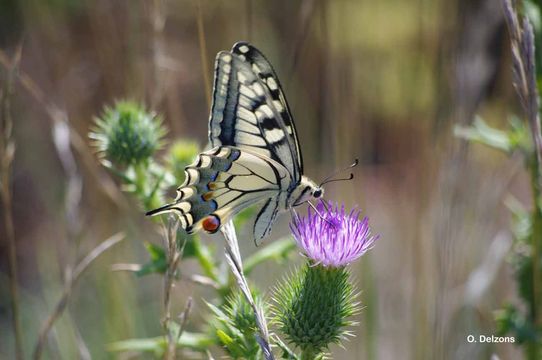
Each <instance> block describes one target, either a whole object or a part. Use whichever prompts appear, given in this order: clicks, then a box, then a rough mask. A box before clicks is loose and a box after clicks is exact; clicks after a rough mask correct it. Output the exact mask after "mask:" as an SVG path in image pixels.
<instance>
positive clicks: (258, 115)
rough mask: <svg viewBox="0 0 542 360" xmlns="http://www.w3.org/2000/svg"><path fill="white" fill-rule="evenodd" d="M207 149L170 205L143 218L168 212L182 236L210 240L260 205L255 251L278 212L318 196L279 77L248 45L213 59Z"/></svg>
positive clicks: (187, 172) (190, 168)
mask: <svg viewBox="0 0 542 360" xmlns="http://www.w3.org/2000/svg"><path fill="white" fill-rule="evenodd" d="M209 141H210V145H211V150H209V151H205V152H203V153H201V154H200V155H199V156H198V158H197V159H196V161H195V162H194V163H193V164H192V165H190V166H188V167H187V168H186V169H185V176H186V180H185V182H184V183H183V184H182V185H181V186H180V187H179V188H178V189H177V198H176V199H175V201H174V202H173V203H171V204H167V205H165V206H162V207H160V208H158V209H155V210H152V211H150V212H148V213H147V215H155V214H161V213H165V212H174V213H176V214H177V215H178V216H179V218H180V221H181V226H182V227H183V228H184V229H185V230H186V231H187V232H188V233H194V232H196V231H198V230H200V229H203V230H205V231H206V232H208V233H214V232H216V231H218V229H219V228H220V226H221V225H222V224H224V223H225V222H227V221H229V220H230V219H231V218H232V217H233V216H234V215H235V214H237V213H238V212H239V211H241V210H243V209H245V208H246V207H248V206H250V205H253V204H256V203H260V202H262V203H263V206H262V208H261V210H260V212H259V213H258V216H257V218H256V221H255V223H254V239H255V241H256V244H259V243H260V242H261V241H262V240H263V239H264V238H265V237H266V236H267V235H269V233H270V232H271V227H272V225H273V223H274V222H275V219H276V217H277V214H278V213H279V212H282V211H286V210H288V209H291V208H293V207H294V206H297V205H300V204H302V203H304V202H306V201H308V200H310V199H312V198H315V199H317V198H320V197H321V196H322V195H323V194H324V190H323V188H322V187H321V186H319V185H317V184H316V183H315V182H314V181H312V180H311V179H309V178H308V177H306V176H304V175H303V159H302V157H301V150H300V147H299V142H298V139H297V134H296V130H295V125H294V122H293V119H292V115H291V114H290V109H289V107H288V103H287V102H286V98H285V96H284V93H283V91H282V88H281V86H280V83H279V80H278V78H277V75H276V74H275V71H274V70H273V67H272V66H271V64H270V63H269V61H267V59H266V58H265V57H264V56H263V54H262V53H261V52H260V51H259V50H258V49H256V48H255V47H254V46H252V45H250V44H249V43H246V42H238V43H236V44H235V45H234V46H233V48H232V50H231V51H229V52H228V51H222V52H219V53H218V55H217V56H216V61H215V78H214V89H213V105H212V109H211V115H210V120H209Z"/></svg>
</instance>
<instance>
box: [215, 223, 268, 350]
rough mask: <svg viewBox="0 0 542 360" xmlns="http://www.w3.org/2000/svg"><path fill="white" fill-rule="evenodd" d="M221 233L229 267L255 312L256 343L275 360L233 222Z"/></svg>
mask: <svg viewBox="0 0 542 360" xmlns="http://www.w3.org/2000/svg"><path fill="white" fill-rule="evenodd" d="M221 231H222V233H223V234H224V237H225V238H226V260H227V262H228V265H229V266H230V269H231V271H232V273H233V275H234V276H235V279H236V281H237V285H238V286H239V288H240V290H241V292H242V293H243V295H244V296H245V298H246V300H247V301H248V303H249V304H250V306H251V307H252V310H253V311H254V317H255V319H256V324H257V325H258V330H259V332H260V334H259V335H258V336H256V341H258V344H259V345H260V347H261V349H262V351H263V354H264V357H265V359H266V360H274V357H273V353H272V352H271V347H270V345H269V330H268V329H267V322H266V320H265V315H264V313H263V310H262V309H261V308H260V307H258V306H257V305H256V302H255V301H254V298H253V297H252V293H251V292H250V288H249V286H248V283H247V280H246V278H245V275H244V273H243V263H242V261H241V254H240V252H239V242H238V241H237V234H236V233H235V226H234V225H233V222H232V221H231V220H230V221H228V222H227V223H225V224H224V225H222V228H221Z"/></svg>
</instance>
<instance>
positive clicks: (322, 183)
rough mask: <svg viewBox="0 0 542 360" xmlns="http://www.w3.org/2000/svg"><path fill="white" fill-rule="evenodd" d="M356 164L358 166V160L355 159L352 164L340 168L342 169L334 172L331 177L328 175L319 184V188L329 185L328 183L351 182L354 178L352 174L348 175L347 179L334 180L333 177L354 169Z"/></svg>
mask: <svg viewBox="0 0 542 360" xmlns="http://www.w3.org/2000/svg"><path fill="white" fill-rule="evenodd" d="M358 164H359V160H358V159H355V160H354V162H353V163H352V164H350V165H348V166H347V167H345V168H342V169H339V170H337V171H334V172H333V173H332V174H331V175H329V176H328V177H326V178H325V179H324V180H323V181H322V182H321V183H320V186H322V185H325V184H327V183H330V182H333V181H348V180H352V179H353V178H354V174H352V173H350V176H349V177H347V178H340V179H334V177H335V176H337V175H338V174H340V173H342V172H343V171H346V170H349V169H352V168H355V167H356V166H358Z"/></svg>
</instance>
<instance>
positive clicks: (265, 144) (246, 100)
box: [209, 43, 302, 188]
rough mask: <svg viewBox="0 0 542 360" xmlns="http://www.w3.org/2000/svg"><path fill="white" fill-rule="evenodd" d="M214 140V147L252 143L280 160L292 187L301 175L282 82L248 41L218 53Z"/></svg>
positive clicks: (211, 132)
mask: <svg viewBox="0 0 542 360" xmlns="http://www.w3.org/2000/svg"><path fill="white" fill-rule="evenodd" d="M242 50H245V52H243V51H242ZM209 139H210V142H211V145H212V146H218V145H231V146H240V147H246V148H251V149H253V150H254V151H256V152H259V153H260V154H262V155H265V156H267V157H270V158H271V159H273V160H275V161H277V162H279V163H280V164H282V165H283V166H285V167H286V169H288V171H289V172H290V175H291V177H292V182H291V184H290V186H289V188H290V187H295V186H296V185H297V184H298V183H299V181H300V179H301V175H302V169H301V167H302V163H301V157H300V154H299V145H298V143H297V138H296V133H295V128H294V127H293V122H292V118H291V115H290V113H289V108H288V104H287V102H286V99H285V97H284V94H283V93H282V90H281V88H280V83H279V81H278V79H277V78H276V74H275V72H274V70H273V69H272V67H271V65H270V64H269V62H268V61H267V60H266V59H265V57H264V56H263V55H262V54H261V53H260V52H259V51H258V50H256V49H255V48H254V47H252V46H251V45H249V44H246V43H238V44H236V45H234V47H233V49H232V52H231V53H228V52H221V53H219V54H218V55H217V59H216V62H215V82H214V92H213V106H212V111H211V119H210V126H209Z"/></svg>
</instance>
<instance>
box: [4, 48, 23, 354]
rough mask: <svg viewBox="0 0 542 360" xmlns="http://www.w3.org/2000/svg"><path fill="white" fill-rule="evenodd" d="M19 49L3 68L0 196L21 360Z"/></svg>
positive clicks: (16, 338) (17, 341)
mask: <svg viewBox="0 0 542 360" xmlns="http://www.w3.org/2000/svg"><path fill="white" fill-rule="evenodd" d="M21 52H22V47H21V46H19V47H18V49H17V50H16V52H15V56H14V59H13V61H12V62H11V66H10V67H9V68H8V69H7V81H6V83H5V87H4V89H3V91H2V97H1V98H0V100H1V111H2V114H1V119H0V132H1V134H0V162H1V165H0V186H1V189H0V192H1V194H0V196H1V199H2V205H3V212H4V227H5V229H6V239H7V247H8V262H9V275H10V276H9V282H10V297H11V312H12V319H13V320H12V322H13V332H14V335H15V356H16V358H17V359H23V357H24V354H23V343H22V331H21V321H20V316H19V290H18V275H17V248H16V242H15V227H14V223H13V213H12V198H11V166H12V163H13V158H14V156H15V142H14V140H13V139H12V128H13V121H12V118H11V102H10V101H11V98H12V96H13V83H14V81H15V77H16V76H17V72H18V68H19V63H20V60H21Z"/></svg>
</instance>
